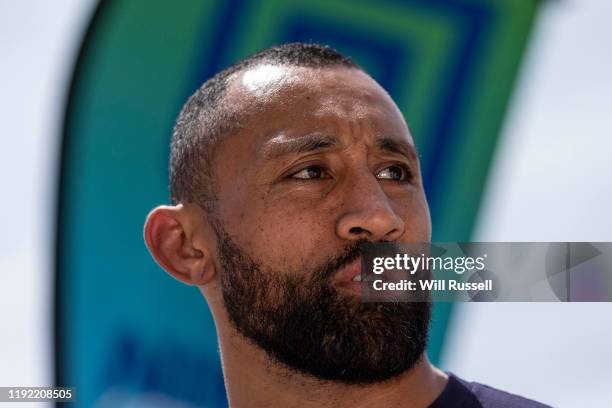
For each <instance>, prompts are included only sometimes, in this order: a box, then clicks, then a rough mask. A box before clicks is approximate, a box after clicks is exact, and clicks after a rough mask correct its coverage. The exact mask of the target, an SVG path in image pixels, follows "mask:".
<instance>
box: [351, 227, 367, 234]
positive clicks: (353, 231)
mask: <svg viewBox="0 0 612 408" xmlns="http://www.w3.org/2000/svg"><path fill="white" fill-rule="evenodd" d="M349 232H350V233H351V234H355V235H359V234H362V233H364V232H365V230H364V229H363V228H361V227H353V228H351V229H350V230H349Z"/></svg>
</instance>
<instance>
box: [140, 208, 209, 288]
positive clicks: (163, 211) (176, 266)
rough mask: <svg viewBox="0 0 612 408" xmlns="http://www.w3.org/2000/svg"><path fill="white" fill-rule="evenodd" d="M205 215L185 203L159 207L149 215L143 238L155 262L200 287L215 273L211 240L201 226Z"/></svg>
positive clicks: (186, 281) (179, 278)
mask: <svg viewBox="0 0 612 408" xmlns="http://www.w3.org/2000/svg"><path fill="white" fill-rule="evenodd" d="M205 223H206V218H205V214H204V211H203V210H201V209H199V213H198V212H196V211H194V210H193V209H192V208H189V209H188V208H186V207H184V206H183V205H182V204H179V205H175V206H165V205H164V206H159V207H157V208H155V209H153V210H152V211H151V212H150V213H149V215H148V216H147V220H146V221H145V227H144V239H145V242H146V244H147V248H148V249H149V252H150V253H151V255H152V256H153V258H154V259H155V261H156V262H157V263H158V264H159V266H161V267H162V268H164V269H165V270H166V272H168V273H169V274H170V275H172V276H173V277H174V278H176V279H178V280H179V281H181V282H184V283H186V284H189V285H197V286H201V285H204V284H206V283H208V282H210V281H211V280H212V279H213V277H214V276H215V266H214V262H213V259H212V257H211V254H212V251H211V248H212V245H211V244H212V243H210V242H208V241H209V240H208V239H207V235H208V234H205V233H204V232H203V231H202V229H203V228H206V226H205V225H204V224H205Z"/></svg>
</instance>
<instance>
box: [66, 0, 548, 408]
mask: <svg viewBox="0 0 612 408" xmlns="http://www.w3.org/2000/svg"><path fill="white" fill-rule="evenodd" d="M537 6H538V2H537V1H536V0H406V1H399V0H384V1H375V0H361V1H333V2H332V1H323V0H310V1H291V2H289V1H280V0H266V1H235V0H232V1H183V2H180V3H178V4H177V3H170V2H147V1H142V0H124V1H107V2H104V3H103V4H101V5H100V6H99V7H98V10H97V12H96V14H95V16H94V18H93V21H92V23H91V26H90V28H89V31H88V34H87V36H86V37H85V40H84V43H83V46H82V49H81V52H80V55H79V58H78V62H77V65H76V68H75V73H74V78H73V83H72V86H71V90H70V94H69V101H68V106H67V111H66V121H65V133H64V139H63V147H62V169H61V171H62V173H61V185H60V198H59V200H60V202H59V214H58V231H57V280H56V314H55V315H56V322H55V324H56V336H55V337H56V351H57V353H56V365H57V368H56V372H57V384H58V385H70V386H74V387H76V388H77V389H78V392H79V398H78V402H77V405H78V406H83V407H90V406H93V405H95V404H98V405H99V406H107V405H108V406H120V405H121V404H123V403H125V402H128V401H132V402H134V401H137V402H136V403H138V402H140V403H141V404H142V405H147V401H149V400H147V398H148V396H151V395H157V396H160V395H163V396H164V398H168V401H183V402H186V403H190V404H193V405H195V406H225V405H226V401H225V392H224V387H223V379H222V374H221V368H220V362H219V356H218V351H217V343H216V335H215V328H214V324H213V321H212V317H211V316H210V314H209V312H208V308H207V306H206V303H205V301H204V300H203V299H202V297H201V295H200V293H199V292H198V291H197V290H195V289H193V288H189V287H187V286H184V285H181V284H179V283H177V282H176V281H174V280H173V279H171V278H170V277H168V276H167V275H166V274H165V273H163V272H162V271H161V270H160V268H159V267H158V266H157V265H156V264H155V263H154V262H153V260H152V259H151V258H150V256H149V254H148V252H147V250H146V248H145V246H144V243H143V239H142V226H143V222H144V219H145V216H146V214H147V213H148V211H149V210H150V209H151V208H152V207H154V206H155V205H157V204H160V203H164V202H168V189H167V157H168V148H169V140H170V135H171V129H172V126H173V121H174V119H175V117H176V115H177V113H178V111H179V109H180V107H181V105H182V103H183V102H184V100H185V99H186V98H187V97H188V95H190V94H191V93H192V92H193V91H194V90H195V89H196V87H197V86H198V85H199V84H201V83H202V82H203V81H204V80H206V79H207V78H209V77H210V76H212V75H213V74H214V73H215V72H217V71H218V70H220V69H222V68H223V67H225V66H227V65H229V64H231V63H232V62H234V61H236V60H237V59H239V58H241V57H244V56H246V55H248V54H251V53H253V52H256V51H259V50H261V49H263V48H266V47H268V46H270V45H273V44H279V43H283V42H290V41H314V42H318V43H324V44H329V45H331V46H333V47H334V48H336V49H338V50H339V51H341V52H343V53H345V54H347V55H349V56H351V57H352V58H353V59H355V60H356V61H357V62H358V63H359V64H360V65H362V66H363V67H364V68H365V69H366V70H367V71H368V72H370V73H371V74H372V76H373V77H374V78H375V79H377V80H378V81H379V82H380V83H381V84H382V86H384V87H385V88H386V89H387V90H388V91H389V93H390V94H391V96H392V97H393V98H394V99H395V101H396V102H397V104H398V106H399V107H400V109H401V110H402V112H403V113H404V115H405V117H406V118H407V120H408V122H409V124H410V127H411V129H412V131H413V133H414V135H415V139H416V143H417V146H418V149H419V151H420V156H421V163H422V169H423V174H424V181H425V184H426V191H427V195H428V200H429V204H430V208H431V213H432V220H433V231H434V234H433V235H434V239H435V240H438V241H468V240H469V239H470V235H471V231H472V228H473V225H474V221H475V218H476V215H477V213H478V206H479V202H480V199H481V195H482V191H483V186H484V183H485V180H486V177H487V173H488V169H489V165H490V162H491V158H492V154H493V151H494V148H495V145H496V142H497V139H498V135H499V131H500V127H501V124H502V120H503V117H504V113H505V111H506V107H507V104H508V100H509V97H510V95H511V91H512V88H513V84H514V82H515V79H516V75H517V71H518V68H519V66H520V61H521V56H522V54H523V52H524V50H525V46H526V43H527V39H528V36H529V32H530V30H531V27H532V24H533V21H534V17H535V14H536V11H537ZM450 308H451V304H439V305H436V307H435V310H434V320H433V326H432V332H431V341H430V347H429V350H428V352H429V355H430V357H431V359H432V360H433V361H434V362H437V361H438V360H439V355H440V350H441V347H442V344H443V340H444V333H445V329H446V326H447V323H448V320H449V318H450V317H451V313H450V312H451V310H450ZM71 406H72V405H71Z"/></svg>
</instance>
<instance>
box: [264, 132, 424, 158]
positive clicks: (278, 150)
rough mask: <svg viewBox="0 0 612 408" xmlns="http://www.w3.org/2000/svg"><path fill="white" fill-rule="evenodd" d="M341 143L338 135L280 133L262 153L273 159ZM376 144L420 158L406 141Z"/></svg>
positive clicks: (379, 140) (385, 141) (386, 141)
mask: <svg viewBox="0 0 612 408" xmlns="http://www.w3.org/2000/svg"><path fill="white" fill-rule="evenodd" d="M341 145H342V143H341V142H340V140H339V139H337V138H336V137H332V136H328V135H323V134H317V133H315V134H311V135H306V136H302V137H299V138H288V137H287V136H285V135H278V136H276V137H274V138H272V139H271V140H269V141H268V142H267V143H266V144H265V145H264V146H263V147H262V150H261V155H262V157H263V158H264V160H272V159H276V158H278V157H282V156H286V155H291V154H304V153H311V152H316V151H320V150H328V149H331V148H335V147H339V146H341ZM376 146H377V147H378V148H379V149H381V150H384V151H387V152H390V153H395V154H401V155H403V156H406V157H408V158H411V159H413V160H418V154H417V152H416V149H415V147H414V146H413V145H412V144H410V143H408V142H406V141H398V140H396V139H393V138H390V137H382V138H380V139H378V140H377V141H376Z"/></svg>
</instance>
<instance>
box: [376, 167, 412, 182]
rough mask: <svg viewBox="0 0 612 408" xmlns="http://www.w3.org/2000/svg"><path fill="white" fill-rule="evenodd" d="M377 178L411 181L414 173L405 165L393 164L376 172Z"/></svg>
mask: <svg viewBox="0 0 612 408" xmlns="http://www.w3.org/2000/svg"><path fill="white" fill-rule="evenodd" d="M376 178H379V179H383V180H393V181H401V182H406V181H410V179H411V178H412V173H411V172H410V170H409V169H408V168H406V167H404V166H400V165H393V166H389V167H387V168H384V169H382V170H381V171H380V172H378V174H376Z"/></svg>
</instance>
